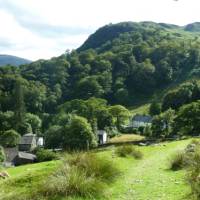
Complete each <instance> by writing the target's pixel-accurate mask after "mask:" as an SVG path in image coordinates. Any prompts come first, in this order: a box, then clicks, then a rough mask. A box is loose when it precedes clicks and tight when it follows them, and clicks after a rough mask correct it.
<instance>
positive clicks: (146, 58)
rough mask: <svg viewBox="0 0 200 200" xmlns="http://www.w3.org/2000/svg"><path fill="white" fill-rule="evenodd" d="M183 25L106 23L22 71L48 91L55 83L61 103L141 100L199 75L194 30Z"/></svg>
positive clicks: (127, 103)
mask: <svg viewBox="0 0 200 200" xmlns="http://www.w3.org/2000/svg"><path fill="white" fill-rule="evenodd" d="M184 29H185V26H184V27H180V26H176V25H172V24H164V23H159V24H158V23H154V22H141V23H135V22H123V23H118V24H109V25H106V26H104V27H102V28H100V29H98V30H97V31H96V32H95V33H94V34H92V35H91V36H90V37H89V38H88V40H86V41H85V43H84V44H83V45H82V46H81V47H80V48H78V49H77V51H72V52H71V53H67V54H63V55H61V56H60V57H57V58H53V59H51V60H48V61H44V60H41V61H37V62H34V63H32V64H30V65H27V67H23V68H21V74H22V76H23V77H24V78H25V79H27V80H34V81H36V80H37V81H40V82H41V83H42V84H45V86H48V88H50V89H51V90H53V88H54V87H55V85H57V87H58V86H59V87H60V88H61V91H62V94H61V99H60V102H64V101H66V100H71V99H75V98H78V99H88V98H89V97H92V96H95V97H100V98H105V99H107V100H108V102H109V103H111V104H113V103H119V104H123V105H128V106H133V105H137V104H138V103H139V102H140V103H141V102H144V103H146V100H148V99H152V97H154V96H155V95H156V93H157V92H158V91H160V90H163V89H165V88H167V87H169V86H170V85H173V86H174V85H177V84H179V83H180V82H183V81H185V80H188V79H191V78H192V77H194V76H195V77H197V78H198V77H199V74H200V73H199V63H200V61H199V57H200V52H199V47H200V40H199V33H198V32H190V31H185V30H184ZM66 94H67V95H66ZM122 96H123V98H121V97H122Z"/></svg>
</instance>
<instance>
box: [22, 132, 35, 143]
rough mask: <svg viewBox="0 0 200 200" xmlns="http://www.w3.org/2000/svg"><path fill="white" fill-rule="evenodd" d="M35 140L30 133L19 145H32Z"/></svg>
mask: <svg viewBox="0 0 200 200" xmlns="http://www.w3.org/2000/svg"><path fill="white" fill-rule="evenodd" d="M34 138H35V135H34V134H31V133H28V134H26V135H23V136H22V137H21V140H20V142H19V144H32V142H33V139H34Z"/></svg>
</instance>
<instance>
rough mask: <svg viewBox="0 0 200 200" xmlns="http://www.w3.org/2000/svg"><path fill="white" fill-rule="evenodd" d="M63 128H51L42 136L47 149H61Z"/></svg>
mask: <svg viewBox="0 0 200 200" xmlns="http://www.w3.org/2000/svg"><path fill="white" fill-rule="evenodd" d="M62 131H63V128H62V127H61V126H58V125H54V126H51V127H50V128H49V129H48V130H47V131H46V132H45V134H44V138H45V146H46V147H47V148H53V149H55V148H61V147H62V146H63V132H62Z"/></svg>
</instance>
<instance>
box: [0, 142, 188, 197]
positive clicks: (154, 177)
mask: <svg viewBox="0 0 200 200" xmlns="http://www.w3.org/2000/svg"><path fill="white" fill-rule="evenodd" d="M188 143H189V141H188V140H183V141H178V142H170V143H161V144H158V145H155V146H147V147H140V149H141V151H142V152H143V153H144V158H143V159H142V160H134V159H133V158H118V157H115V156H114V154H113V150H114V147H109V148H108V149H105V150H103V151H100V152H99V154H101V156H109V157H110V156H112V157H113V156H114V159H113V160H114V162H116V164H117V165H118V166H119V168H120V169H121V171H122V172H123V173H122V175H121V176H120V177H119V178H118V179H117V181H116V182H115V183H114V184H112V185H110V186H109V188H108V190H107V193H106V197H102V198H101V200H105V199H109V200H184V199H185V200H189V199H190V198H189V196H188V195H189V193H190V188H189V187H188V186H187V184H186V182H185V171H183V170H181V171H176V172H173V171H170V170H169V169H168V168H169V159H170V156H171V155H172V154H173V153H174V152H176V151H178V150H179V149H183V148H184V147H185V146H186V145H187V144H188ZM58 163H59V162H49V163H40V164H34V165H28V166H23V167H17V168H13V169H9V170H8V172H9V173H10V174H11V176H12V178H11V180H9V182H11V183H12V179H16V178H18V179H19V180H20V177H22V180H24V177H28V175H29V174H30V173H31V176H34V175H33V174H35V175H36V178H35V177H33V181H32V182H29V181H25V182H24V183H23V181H19V184H20V185H18V186H17V185H12V184H10V183H7V181H5V182H4V181H3V182H0V188H1V190H0V200H6V196H7V195H8V194H9V193H15V194H16V195H20V193H23V192H25V190H26V192H28V191H29V190H30V189H31V187H34V185H35V184H36V182H37V181H39V176H40V173H41V178H44V177H45V176H46V175H47V174H48V173H50V171H52V170H53V169H54V168H55V167H56V166H57V165H58ZM44 171H45V172H44ZM2 191H4V192H2ZM7 197H8V196H7ZM59 200H61V199H59ZM62 200H83V198H75V197H72V198H63V199H62ZM87 200H89V199H87Z"/></svg>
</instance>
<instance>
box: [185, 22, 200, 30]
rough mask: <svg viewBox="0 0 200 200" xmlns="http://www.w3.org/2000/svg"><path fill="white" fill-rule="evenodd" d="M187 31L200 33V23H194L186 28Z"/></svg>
mask: <svg viewBox="0 0 200 200" xmlns="http://www.w3.org/2000/svg"><path fill="white" fill-rule="evenodd" d="M185 31H190V32H200V22H194V23H192V24H188V25H186V26H185Z"/></svg>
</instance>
